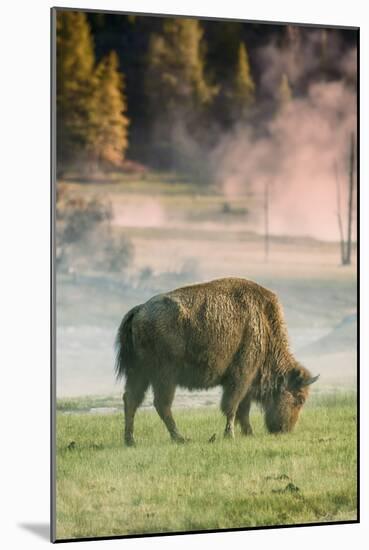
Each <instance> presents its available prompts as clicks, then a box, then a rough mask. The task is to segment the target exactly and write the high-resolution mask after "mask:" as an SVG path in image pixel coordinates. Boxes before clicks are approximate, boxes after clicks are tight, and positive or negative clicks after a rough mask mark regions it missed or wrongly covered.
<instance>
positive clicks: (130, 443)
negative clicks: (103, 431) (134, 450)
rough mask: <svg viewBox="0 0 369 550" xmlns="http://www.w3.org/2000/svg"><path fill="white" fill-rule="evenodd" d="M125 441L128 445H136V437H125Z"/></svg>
mask: <svg viewBox="0 0 369 550" xmlns="http://www.w3.org/2000/svg"><path fill="white" fill-rule="evenodd" d="M124 443H125V445H126V447H136V442H135V440H134V439H125V441H124Z"/></svg>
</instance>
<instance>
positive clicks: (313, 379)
mask: <svg viewBox="0 0 369 550" xmlns="http://www.w3.org/2000/svg"><path fill="white" fill-rule="evenodd" d="M319 376H320V374H318V375H317V376H313V377H312V378H308V379H307V380H305V381H304V383H303V384H302V385H303V386H310V384H314V382H316V381H317V380H318V378H319Z"/></svg>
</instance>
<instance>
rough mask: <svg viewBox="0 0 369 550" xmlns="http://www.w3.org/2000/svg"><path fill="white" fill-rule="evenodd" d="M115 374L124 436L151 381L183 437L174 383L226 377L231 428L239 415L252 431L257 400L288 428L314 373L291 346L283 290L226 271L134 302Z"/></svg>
mask: <svg viewBox="0 0 369 550" xmlns="http://www.w3.org/2000/svg"><path fill="white" fill-rule="evenodd" d="M116 347H117V362H116V374H117V378H120V377H122V376H123V375H125V376H126V387H125V393H124V396H123V401H124V411H125V442H126V444H127V445H132V444H133V443H134V440H133V422H134V416H135V413H136V410H137V408H138V406H139V405H140V404H141V402H142V400H143V398H144V396H145V393H146V390H147V388H148V387H149V385H151V386H152V388H153V391H154V405H155V408H156V410H157V412H158V414H159V416H160V418H161V419H162V420H163V422H164V423H165V425H166V427H167V429H168V431H169V433H170V435H171V437H172V439H173V440H175V441H178V442H183V441H184V438H183V437H182V435H181V434H180V433H179V431H178V428H177V426H176V424H175V421H174V419H173V416H172V412H171V405H172V402H173V399H174V394H175V389H176V386H178V385H179V386H182V387H184V388H188V389H190V390H191V389H195V388H201V389H206V388H211V387H213V386H218V385H221V386H222V387H223V397H222V401H221V408H222V411H223V413H224V415H225V416H226V419H227V420H226V428H225V435H226V436H230V437H233V434H234V422H235V420H237V421H238V422H239V424H240V426H241V430H242V433H243V434H245V435H249V434H252V428H251V425H250V421H249V411H250V406H251V403H252V402H253V401H256V402H259V403H260V404H261V405H262V407H263V409H264V411H265V422H266V426H267V428H268V429H269V431H270V432H287V431H290V430H291V429H292V428H293V427H294V425H295V423H296V421H297V417H298V414H299V411H300V409H301V407H302V405H303V404H304V402H305V400H306V398H307V396H308V388H309V385H310V384H311V383H312V382H314V381H315V380H316V378H317V377H315V378H312V377H311V374H310V372H309V371H308V370H307V369H305V368H304V367H302V366H301V365H300V364H299V363H298V362H297V361H296V359H295V358H294V357H293V355H292V353H291V352H290V350H289V345H288V336H287V330H286V327H285V323H284V319H283V312H282V309H281V305H280V303H279V301H278V298H277V296H276V295H275V294H273V292H271V291H270V290H267V289H266V288H263V287H261V286H260V285H258V284H256V283H254V282H252V281H248V280H245V279H236V278H227V279H219V280H216V281H211V282H209V283H203V284H197V285H192V286H187V287H183V288H179V289H177V290H173V291H171V292H168V293H165V294H159V295H158V296H154V297H153V298H151V299H150V300H148V301H147V302H146V303H145V304H142V305H140V306H136V307H134V308H133V309H132V310H131V311H129V312H128V313H127V315H126V316H125V317H124V319H123V321H122V323H121V325H120V327H119V331H118V334H117V339H116Z"/></svg>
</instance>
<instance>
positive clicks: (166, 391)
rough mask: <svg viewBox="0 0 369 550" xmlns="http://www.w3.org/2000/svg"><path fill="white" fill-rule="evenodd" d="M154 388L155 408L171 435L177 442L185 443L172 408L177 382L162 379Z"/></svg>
mask: <svg viewBox="0 0 369 550" xmlns="http://www.w3.org/2000/svg"><path fill="white" fill-rule="evenodd" d="M153 389H154V406H155V409H156V411H157V413H158V415H159V416H160V418H161V419H162V421H163V422H164V424H165V426H166V428H167V430H168V432H169V434H170V437H171V438H172V440H173V441H175V442H176V443H184V442H185V438H184V437H183V436H182V435H181V434H180V433H179V431H178V428H177V425H176V423H175V420H174V418H173V415H172V410H171V407H172V403H173V399H174V394H175V390H176V387H175V384H172V383H169V382H168V381H162V382H160V383H158V384H155V385H154V388H153Z"/></svg>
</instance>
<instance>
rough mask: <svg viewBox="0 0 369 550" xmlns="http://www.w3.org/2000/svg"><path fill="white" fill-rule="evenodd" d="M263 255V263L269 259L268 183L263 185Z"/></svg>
mask: <svg viewBox="0 0 369 550" xmlns="http://www.w3.org/2000/svg"><path fill="white" fill-rule="evenodd" d="M264 253H265V261H266V262H267V261H268V259H269V182H268V181H266V182H265V185H264Z"/></svg>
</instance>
